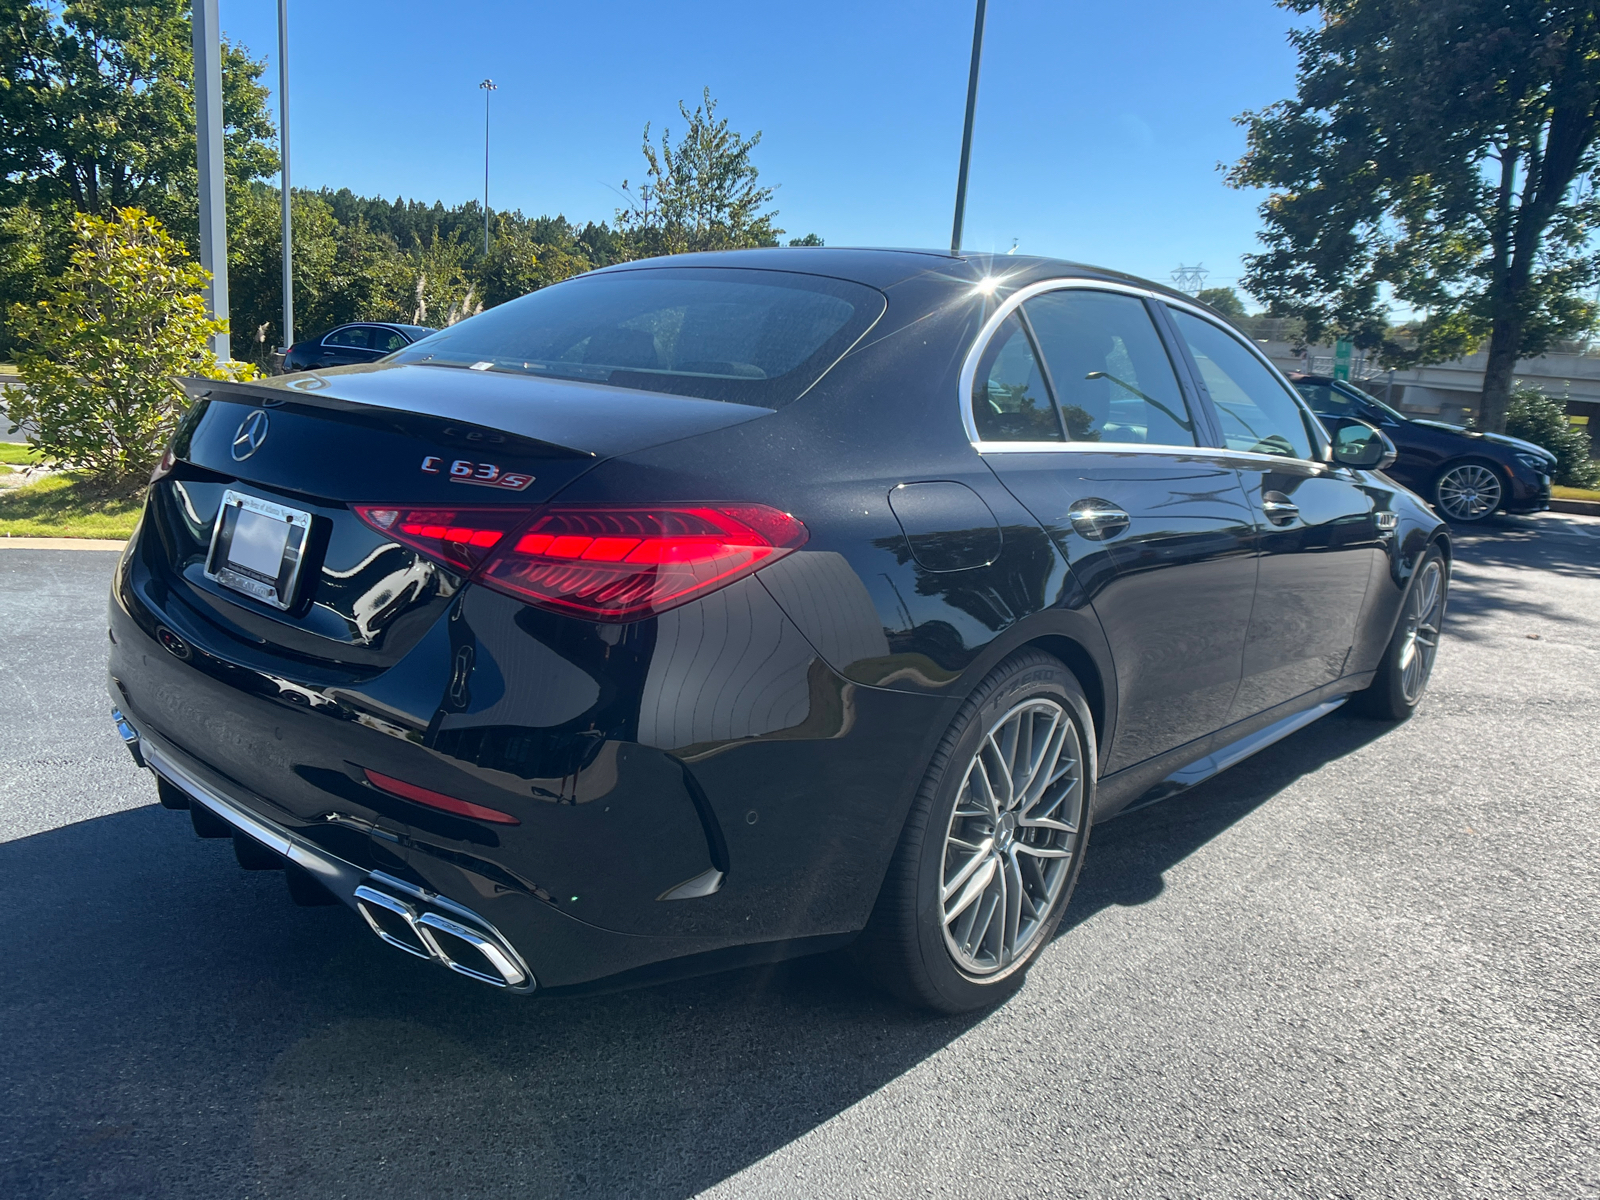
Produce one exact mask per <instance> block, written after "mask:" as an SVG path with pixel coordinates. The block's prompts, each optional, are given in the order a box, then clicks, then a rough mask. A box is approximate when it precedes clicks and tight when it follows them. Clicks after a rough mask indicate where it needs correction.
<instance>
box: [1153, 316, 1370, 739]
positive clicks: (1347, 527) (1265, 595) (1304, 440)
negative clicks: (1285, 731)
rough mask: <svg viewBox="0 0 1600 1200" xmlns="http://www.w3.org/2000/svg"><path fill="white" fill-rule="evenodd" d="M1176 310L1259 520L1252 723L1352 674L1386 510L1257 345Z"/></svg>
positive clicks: (1244, 697) (1246, 708) (1249, 693)
mask: <svg viewBox="0 0 1600 1200" xmlns="http://www.w3.org/2000/svg"><path fill="white" fill-rule="evenodd" d="M1168 312H1169V313H1170V314H1171V319H1172V321H1173V324H1174V327H1175V328H1176V329H1177V331H1178V336H1179V339H1180V340H1181V342H1182V343H1183V346H1184V348H1185V350H1186V351H1187V353H1188V361H1189V365H1190V368H1191V369H1192V371H1193V372H1194V377H1195V381H1196V383H1197V385H1198V386H1199V387H1200V389H1201V390H1202V391H1203V392H1204V394H1205V395H1206V397H1207V399H1208V401H1209V403H1210V405H1211V407H1212V410H1213V411H1214V413H1215V414H1216V419H1217V423H1218V426H1219V429H1218V432H1219V434H1220V437H1219V439H1218V443H1219V446H1220V448H1222V449H1225V450H1226V451H1228V454H1227V455H1226V457H1225V458H1223V459H1222V460H1221V461H1223V462H1225V463H1226V464H1227V465H1229V466H1231V467H1232V468H1233V469H1234V470H1236V471H1237V472H1238V473H1239V479H1240V482H1241V484H1242V485H1243V487H1244V492H1245V495H1246V497H1247V500H1248V503H1249V505H1250V511H1251V515H1252V518H1253V520H1254V523H1255V531H1256V534H1255V537H1256V546H1257V550H1258V553H1259V554H1260V572H1259V576H1258V579H1257V583H1256V600H1255V607H1254V610H1253V611H1252V613H1251V616H1250V628H1249V634H1248V636H1247V638H1246V641H1245V649H1244V678H1243V681H1242V683H1241V685H1240V688H1239V696H1238V699H1237V701H1236V702H1235V703H1234V706H1233V711H1232V714H1231V720H1235V721H1237V720H1243V719H1244V718H1246V717H1250V716H1253V715H1254V714H1256V713H1259V712H1264V711H1265V710H1266V709H1269V708H1271V707H1273V706H1274V705H1277V704H1282V703H1284V702H1285V701H1289V700H1293V699H1294V698H1296V697H1297V696H1301V695H1303V694H1304V693H1306V692H1309V691H1311V690H1313V689H1315V688H1318V687H1321V686H1322V685H1323V684H1325V683H1331V682H1332V681H1333V680H1335V679H1338V678H1339V676H1340V675H1342V674H1343V673H1344V667H1345V660H1346V659H1347V658H1348V657H1349V653H1350V649H1351V647H1352V646H1353V645H1354V642H1355V630H1356V621H1357V619H1358V617H1359V616H1360V614H1361V608H1362V604H1363V602H1364V600H1365V598H1366V594H1367V585H1368V582H1369V579H1370V577H1371V575H1372V572H1373V571H1374V569H1376V568H1378V567H1379V565H1380V563H1381V560H1382V558H1383V550H1382V543H1381V542H1380V540H1379V536H1378V527H1377V518H1376V516H1375V513H1376V507H1377V506H1376V504H1375V503H1374V499H1373V497H1372V496H1371V495H1369V494H1368V491H1367V490H1366V488H1365V487H1364V486H1363V485H1364V484H1365V478H1364V476H1362V475H1361V473H1360V472H1356V471H1351V470H1349V469H1347V468H1344V467H1338V466H1335V465H1333V464H1331V463H1328V462H1323V461H1321V455H1320V453H1319V448H1318V447H1319V442H1320V437H1321V430H1320V428H1319V427H1317V426H1315V424H1314V421H1315V418H1313V417H1312V416H1311V415H1310V413H1309V412H1308V411H1307V409H1306V408H1305V407H1304V406H1303V404H1302V403H1301V402H1300V399H1299V397H1298V396H1297V395H1296V393H1295V391H1294V389H1293V388H1292V387H1290V386H1289V385H1288V384H1287V383H1285V382H1284V381H1283V380H1282V379H1281V378H1280V377H1279V376H1278V374H1277V373H1276V372H1275V371H1273V370H1272V368H1271V367H1270V366H1269V365H1268V364H1267V362H1266V361H1265V360H1264V359H1263V358H1262V357H1261V356H1260V355H1259V354H1257V353H1256V351H1255V349H1254V348H1253V347H1251V346H1249V345H1248V344H1246V343H1245V342H1244V341H1243V340H1242V339H1241V338H1239V337H1238V336H1237V335H1235V334H1234V333H1232V332H1231V331H1229V330H1227V329H1224V328H1223V327H1222V326H1221V325H1220V324H1217V323H1216V322H1213V321H1211V320H1209V319H1208V318H1205V317H1202V316H1200V315H1199V314H1198V313H1195V312H1191V311H1189V310H1188V309H1183V308H1178V307H1175V306H1169V307H1168Z"/></svg>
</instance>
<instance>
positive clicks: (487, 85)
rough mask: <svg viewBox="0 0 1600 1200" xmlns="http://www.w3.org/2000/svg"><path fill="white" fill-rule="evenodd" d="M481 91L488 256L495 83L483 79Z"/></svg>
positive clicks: (484, 217) (484, 227)
mask: <svg viewBox="0 0 1600 1200" xmlns="http://www.w3.org/2000/svg"><path fill="white" fill-rule="evenodd" d="M478 86H479V87H480V88H482V89H483V254H484V257H485V258H487V257H488V255H489V93H490V92H492V91H496V90H497V89H496V87H495V82H494V80H492V79H485V80H484V81H483V82H482V83H480V84H479V85H478Z"/></svg>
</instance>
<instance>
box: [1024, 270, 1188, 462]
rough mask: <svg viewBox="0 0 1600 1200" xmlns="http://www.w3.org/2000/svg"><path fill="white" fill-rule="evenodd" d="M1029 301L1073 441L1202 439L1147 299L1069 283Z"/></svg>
mask: <svg viewBox="0 0 1600 1200" xmlns="http://www.w3.org/2000/svg"><path fill="white" fill-rule="evenodd" d="M1022 307H1023V311H1024V312H1025V313H1027V316H1028V320H1029V321H1030V322H1031V323H1032V325H1033V331H1034V333H1035V335H1037V337H1038V339H1039V350H1040V353H1042V354H1043V355H1044V363H1045V366H1046V368H1048V370H1049V372H1050V382H1051V383H1052V384H1053V385H1054V387H1055V393H1056V402H1057V403H1058V404H1059V405H1060V406H1061V415H1062V417H1063V418H1064V419H1065V421H1066V425H1067V436H1068V437H1070V438H1071V439H1072V440H1073V441H1075V442H1132V443H1135V444H1138V445H1162V446H1193V445H1194V444H1195V432H1194V421H1193V420H1192V419H1191V418H1190V416H1189V410H1188V408H1187V407H1186V406H1185V405H1184V402H1183V393H1182V391H1181V390H1180V389H1179V387H1178V377H1177V375H1176V374H1175V373H1174V372H1173V369H1172V360H1171V359H1170V358H1168V357H1167V351H1166V348H1165V347H1164V346H1162V344H1161V337H1160V335H1159V334H1157V333H1156V328H1155V325H1154V323H1153V322H1152V321H1151V320H1150V314H1149V312H1148V311H1146V309H1145V306H1144V302H1143V301H1142V300H1139V299H1138V298H1137V297H1134V296H1127V295H1123V294H1121V293H1118V292H1097V291H1091V290H1087V289H1081V288H1068V289H1065V290H1062V291H1058V292H1046V293H1045V294H1044V295H1042V296H1035V297H1034V298H1033V299H1031V300H1029V301H1027V302H1026V303H1025V304H1024V305H1023V306H1022Z"/></svg>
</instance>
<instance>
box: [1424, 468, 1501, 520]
mask: <svg viewBox="0 0 1600 1200" xmlns="http://www.w3.org/2000/svg"><path fill="white" fill-rule="evenodd" d="M1503 491H1504V489H1503V488H1502V487H1501V484H1500V476H1498V475H1496V474H1495V473H1494V472H1493V471H1492V470H1490V469H1489V468H1488V467H1486V466H1483V465H1482V464H1481V463H1462V464H1461V465H1460V466H1459V467H1451V468H1450V470H1448V471H1446V472H1445V473H1444V474H1443V475H1441V476H1439V507H1440V508H1442V509H1444V515H1445V516H1447V517H1449V518H1450V519H1451V520H1452V521H1481V520H1482V519H1483V518H1484V517H1487V516H1488V515H1489V514H1490V513H1492V512H1494V511H1495V509H1497V508H1499V507H1500V498H1501V495H1502V494H1503Z"/></svg>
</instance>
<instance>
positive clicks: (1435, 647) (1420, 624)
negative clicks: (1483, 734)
mask: <svg viewBox="0 0 1600 1200" xmlns="http://www.w3.org/2000/svg"><path fill="white" fill-rule="evenodd" d="M1443 623H1444V567H1443V566H1442V565H1441V564H1440V563H1439V561H1438V560H1437V559H1434V560H1432V561H1430V562H1429V563H1428V565H1427V566H1425V567H1424V568H1423V569H1422V577H1421V578H1420V579H1418V580H1417V582H1416V583H1415V584H1414V585H1413V586H1412V588H1411V595H1410V596H1409V597H1407V599H1406V615H1405V625H1404V626H1403V630H1404V632H1403V633H1402V635H1401V641H1400V661H1399V667H1400V690H1401V692H1402V693H1403V694H1404V695H1405V699H1406V703H1407V704H1415V703H1416V702H1417V701H1418V700H1419V699H1421V697H1422V689H1423V688H1425V687H1427V686H1428V676H1429V675H1430V674H1431V673H1432V672H1433V660H1434V657H1435V656H1436V655H1437V654H1438V653H1439V627H1440V626H1441V625H1442V624H1443Z"/></svg>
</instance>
